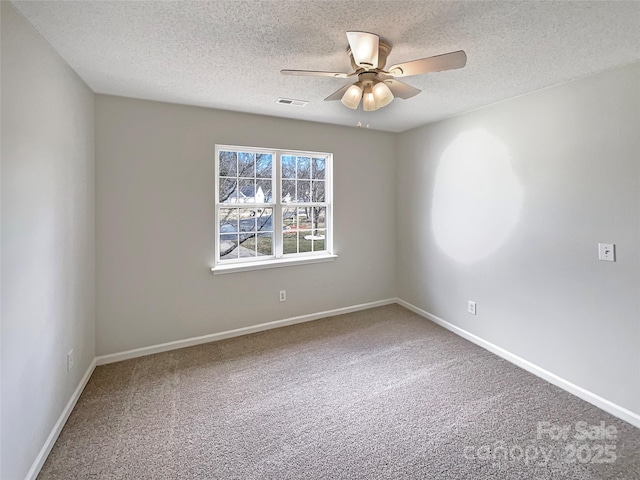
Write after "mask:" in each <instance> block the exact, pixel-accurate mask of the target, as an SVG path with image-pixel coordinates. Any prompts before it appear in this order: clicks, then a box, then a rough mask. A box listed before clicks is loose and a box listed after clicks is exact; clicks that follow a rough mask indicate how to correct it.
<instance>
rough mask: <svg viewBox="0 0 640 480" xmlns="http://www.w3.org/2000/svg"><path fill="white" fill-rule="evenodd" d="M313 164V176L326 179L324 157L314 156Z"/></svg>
mask: <svg viewBox="0 0 640 480" xmlns="http://www.w3.org/2000/svg"><path fill="white" fill-rule="evenodd" d="M311 164H312V167H313V168H312V171H311V178H317V179H324V168H325V166H324V165H325V161H324V158H314V159H313V160H312V162H311Z"/></svg>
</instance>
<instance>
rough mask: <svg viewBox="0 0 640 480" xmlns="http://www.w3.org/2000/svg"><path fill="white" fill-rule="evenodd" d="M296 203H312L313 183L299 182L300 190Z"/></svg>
mask: <svg viewBox="0 0 640 480" xmlns="http://www.w3.org/2000/svg"><path fill="white" fill-rule="evenodd" d="M296 201H298V202H310V201H311V182H310V181H308V180H298V190H297V196H296Z"/></svg>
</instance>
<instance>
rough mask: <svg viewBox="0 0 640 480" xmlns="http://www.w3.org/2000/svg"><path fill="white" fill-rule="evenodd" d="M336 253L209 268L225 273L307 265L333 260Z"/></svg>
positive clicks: (216, 272) (215, 271) (217, 272)
mask: <svg viewBox="0 0 640 480" xmlns="http://www.w3.org/2000/svg"><path fill="white" fill-rule="evenodd" d="M336 258H338V255H334V254H329V255H319V256H317V257H304V258H286V259H278V260H265V261H262V262H260V261H258V262H249V263H232V264H228V265H217V266H215V267H212V268H211V271H212V272H213V274H214V275H222V274H225V273H238V272H248V271H250V270H263V269H265V268H279V267H292V266H294V265H307V264H310V263H324V262H333V261H334V260H335V259H336Z"/></svg>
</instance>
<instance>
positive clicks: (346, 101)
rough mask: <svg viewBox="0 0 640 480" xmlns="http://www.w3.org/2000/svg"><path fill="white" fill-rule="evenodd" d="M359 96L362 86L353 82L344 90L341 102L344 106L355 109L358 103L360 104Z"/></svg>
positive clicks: (360, 96) (360, 95)
mask: <svg viewBox="0 0 640 480" xmlns="http://www.w3.org/2000/svg"><path fill="white" fill-rule="evenodd" d="M361 98H362V88H361V87H360V85H359V84H358V83H354V84H353V85H351V86H350V87H349V88H347V91H346V92H344V95H343V96H342V99H341V102H342V104H343V105H344V106H345V107H348V108H350V109H352V110H355V109H356V108H358V105H360V99H361Z"/></svg>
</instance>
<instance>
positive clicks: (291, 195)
mask: <svg viewBox="0 0 640 480" xmlns="http://www.w3.org/2000/svg"><path fill="white" fill-rule="evenodd" d="M295 199H296V181H295V180H283V181H282V201H283V202H284V203H289V202H294V201H295Z"/></svg>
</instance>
